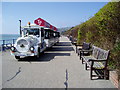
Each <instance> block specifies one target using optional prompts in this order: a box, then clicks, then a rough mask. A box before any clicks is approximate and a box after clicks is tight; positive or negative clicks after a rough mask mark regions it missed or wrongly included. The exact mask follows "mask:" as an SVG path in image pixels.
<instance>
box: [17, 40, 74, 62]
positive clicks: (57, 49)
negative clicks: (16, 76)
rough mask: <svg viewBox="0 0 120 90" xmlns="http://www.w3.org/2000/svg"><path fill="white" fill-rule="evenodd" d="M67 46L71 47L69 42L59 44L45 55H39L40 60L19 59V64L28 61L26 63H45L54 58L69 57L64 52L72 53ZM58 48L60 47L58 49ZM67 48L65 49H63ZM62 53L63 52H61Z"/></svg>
mask: <svg viewBox="0 0 120 90" xmlns="http://www.w3.org/2000/svg"><path fill="white" fill-rule="evenodd" d="M62 45H63V47H62ZM67 45H70V46H71V43H70V42H60V43H58V44H57V45H55V46H53V47H52V48H50V49H48V50H46V51H45V53H44V54H43V53H41V55H40V58H37V57H25V58H21V59H20V60H19V62H20V61H21V62H23V61H28V62H46V61H50V60H53V59H54V58H55V56H70V53H69V52H65V51H74V49H73V47H72V46H71V47H68V46H67ZM59 46H60V47H59ZM64 46H67V47H64ZM61 51H63V52H61Z"/></svg>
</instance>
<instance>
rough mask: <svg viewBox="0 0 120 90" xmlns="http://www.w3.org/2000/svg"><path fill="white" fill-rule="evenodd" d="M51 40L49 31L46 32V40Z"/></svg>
mask: <svg viewBox="0 0 120 90" xmlns="http://www.w3.org/2000/svg"><path fill="white" fill-rule="evenodd" d="M49 38H50V32H49V31H45V39H49Z"/></svg>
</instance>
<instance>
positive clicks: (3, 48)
mask: <svg viewBox="0 0 120 90" xmlns="http://www.w3.org/2000/svg"><path fill="white" fill-rule="evenodd" d="M4 45H5V40H3V44H2V50H3V51H5V47H4Z"/></svg>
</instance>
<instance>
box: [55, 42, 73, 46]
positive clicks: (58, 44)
mask: <svg viewBox="0 0 120 90" xmlns="http://www.w3.org/2000/svg"><path fill="white" fill-rule="evenodd" d="M55 46H71V42H59V43H57V44H56V45H55Z"/></svg>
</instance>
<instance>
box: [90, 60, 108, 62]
mask: <svg viewBox="0 0 120 90" xmlns="http://www.w3.org/2000/svg"><path fill="white" fill-rule="evenodd" d="M89 61H92V62H105V61H107V60H106V59H89Z"/></svg>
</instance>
